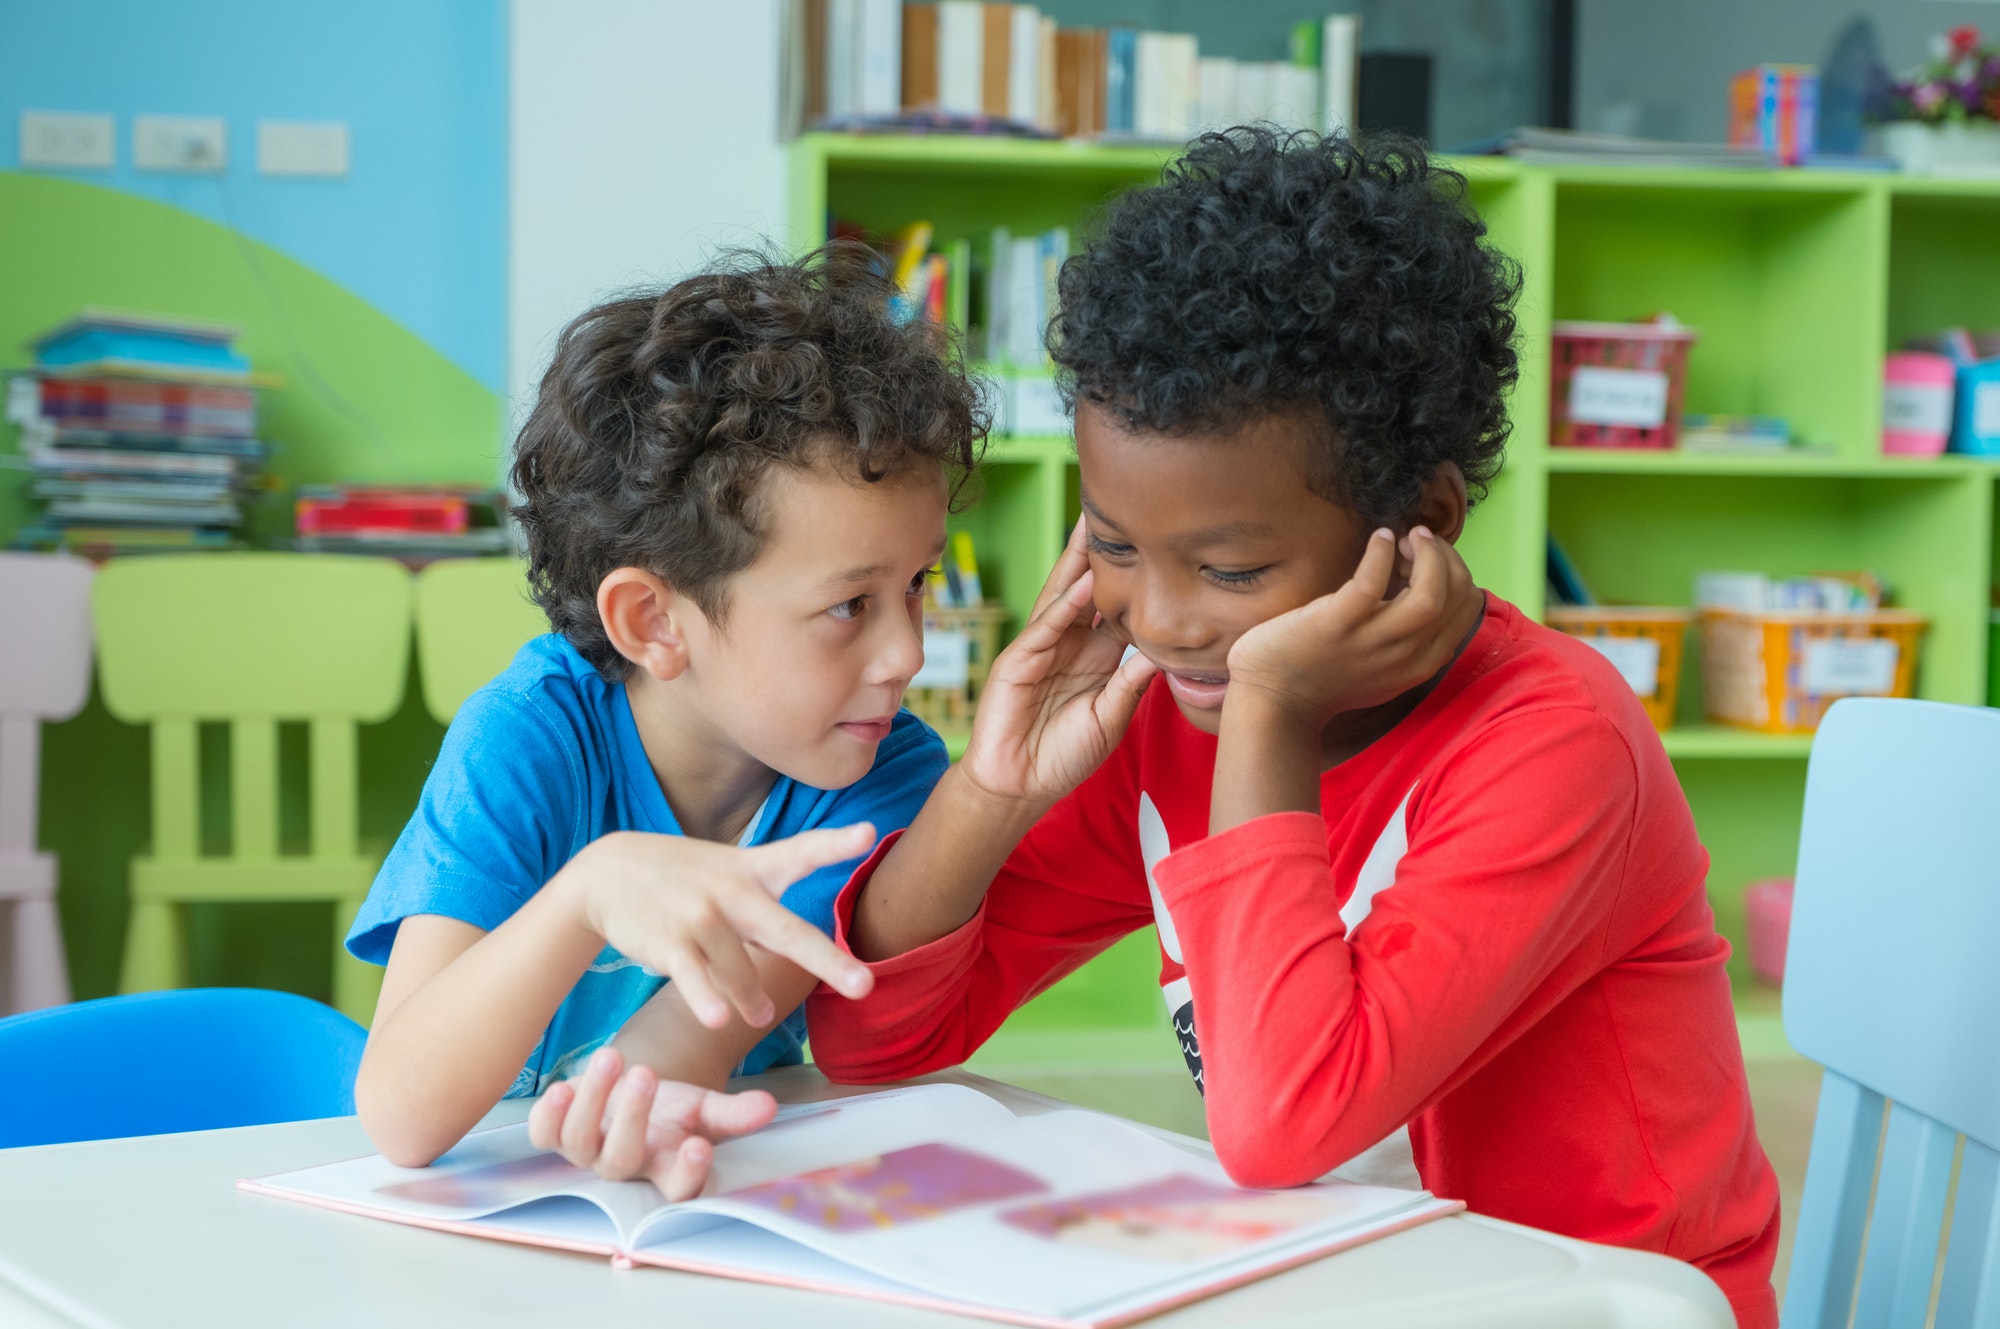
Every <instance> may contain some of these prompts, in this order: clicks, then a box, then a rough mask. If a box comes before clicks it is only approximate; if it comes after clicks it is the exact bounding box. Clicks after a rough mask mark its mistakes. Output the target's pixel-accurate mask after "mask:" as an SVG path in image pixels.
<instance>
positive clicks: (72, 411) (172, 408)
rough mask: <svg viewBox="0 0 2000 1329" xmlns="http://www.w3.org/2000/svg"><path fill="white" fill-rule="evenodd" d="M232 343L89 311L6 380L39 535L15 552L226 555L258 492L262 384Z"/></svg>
mask: <svg viewBox="0 0 2000 1329" xmlns="http://www.w3.org/2000/svg"><path fill="white" fill-rule="evenodd" d="M237 335H238V334H237V330H236V329H234V328H231V327H226V326H223V325H220V324H213V323H206V322H201V321H197V320H190V319H169V318H161V317H156V316H152V315H142V314H130V313H125V312H122V311H115V310H103V309H85V310H84V311H82V312H81V313H80V314H79V315H78V316H77V317H76V318H74V319H71V320H70V321H69V322H67V323H64V324H62V325H61V326H59V327H57V328H55V329H53V330H51V331H50V332H48V333H46V334H44V335H43V336H42V337H40V338H38V339H36V341H35V342H34V343H33V348H34V353H35V365H34V368H33V369H32V370H31V371H29V372H26V373H23V374H20V375H17V376H15V377H14V378H13V379H11V380H10V382H9V384H8V391H7V418H8V420H9V422H11V423H13V424H15V425H18V426H19V427H20V431H21V434H20V450H19V453H18V455H17V456H16V457H13V458H9V459H8V460H9V461H10V462H11V463H12V464H13V465H15V466H17V467H20V468H21V469H24V470H26V472H27V477H28V478H27V484H26V490H27V495H28V498H29V499H30V501H31V502H32V503H34V504H36V505H38V506H39V509H40V511H39V518H38V520H37V522H36V523H35V524H34V525H32V526H30V527H29V528H28V529H27V530H26V531H24V532H23V533H22V534H21V536H20V538H19V539H18V540H17V543H20V544H24V545H27V546H29V547H56V548H87V549H91V550H99V551H103V552H122V551H125V550H144V549H158V548H227V547H230V546H232V545H234V544H236V543H237V541H238V538H239V534H240V531H241V528H242V525H243V521H244V515H245V506H246V503H247V502H248V500H249V498H250V497H251V496H252V495H253V494H254V493H255V492H256V491H257V490H258V488H259V487H260V486H261V484H262V483H263V470H264V461H265V458H266V457H267V456H268V455H269V452H270V449H269V446H268V445H267V444H266V443H265V442H264V441H263V440H262V439H260V438H259V437H258V429H257V388H258V387H259V386H260V385H263V384H268V382H269V381H270V380H268V379H263V380H260V379H258V378H257V377H256V376H255V375H254V374H253V373H252V371H251V368H250V362H249V359H248V358H247V357H246V356H245V355H244V354H243V353H242V352H241V351H240V350H238V349H237V347H236V345H235V341H236V337H237Z"/></svg>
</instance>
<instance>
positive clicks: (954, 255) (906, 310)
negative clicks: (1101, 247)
mask: <svg viewBox="0 0 2000 1329" xmlns="http://www.w3.org/2000/svg"><path fill="white" fill-rule="evenodd" d="M832 229H833V234H834V236H835V237H836V238H844V239H858V240H862V241H864V242H870V243H873V244H874V245H875V247H876V248H877V250H878V252H879V253H880V254H881V264H882V268H883V270H884V271H886V272H887V273H888V274H889V275H890V276H891V278H892V279H893V280H894V282H895V283H896V294H895V296H894V297H893V300H894V304H895V307H896V310H897V313H898V316H899V317H901V318H902V319H904V320H906V321H908V320H912V319H928V320H930V321H931V322H933V323H936V324H938V325H939V326H940V327H950V328H953V329H956V330H957V331H959V332H960V333H962V334H964V335H965V338H966V341H965V344H964V347H963V349H964V350H965V352H966V353H967V354H968V355H969V356H970V358H972V359H973V360H976V361H984V362H985V363H986V364H987V365H989V366H994V367H1012V368H1019V369H1030V370H1041V369H1044V368H1046V366H1047V365H1048V349H1047V347H1046V346H1044V344H1043V340H1042V337H1043V332H1044V331H1045V329H1046V328H1047V326H1048V322H1049V319H1050V317H1051V316H1052V315H1053V313H1054V311H1055V307H1056V277H1057V274H1058V273H1059V272H1060V271H1061V269H1062V264H1063V260H1064V259H1066V258H1068V257H1069V249H1070V235H1069V228H1067V227H1064V226H1056V227H1051V228H1050V229H1049V230H1046V231H1042V232H1040V233H1038V234H1033V235H1016V234H1015V233H1014V232H1013V231H1011V230H1009V229H1008V228H1007V227H1005V226H996V227H994V228H992V229H991V230H989V231H987V232H986V233H985V235H984V236H983V237H981V239H980V241H979V243H978V244H975V243H974V242H973V240H972V238H971V237H959V238H956V239H953V240H950V241H941V240H940V239H939V238H938V236H937V234H936V228H935V227H933V226H932V224H931V223H930V222H928V221H917V222H912V223H911V224H909V225H907V226H905V227H903V228H902V229H901V230H900V231H897V232H896V233H895V234H894V235H893V236H887V237H878V236H871V235H869V234H868V232H867V231H866V230H865V228H863V227H860V226H857V225H852V224H849V223H845V222H835V223H834V226H833V228H832Z"/></svg>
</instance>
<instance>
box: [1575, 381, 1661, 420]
mask: <svg viewBox="0 0 2000 1329" xmlns="http://www.w3.org/2000/svg"><path fill="white" fill-rule="evenodd" d="M1569 418H1570V419H1571V421H1573V422H1574V423H1576V424H1580V425H1634V426H1636V427H1638V428H1640V429H1658V428H1659V427H1660V426H1661V425H1663V424H1665V423H1666V420H1667V376H1666V375H1665V374H1663V373H1661V372H1660V371H1659V370H1657V369H1606V368H1605V367H1604V366H1602V365H1578V366H1577V368H1576V372H1574V373H1573V374H1571V375H1570V379H1569Z"/></svg>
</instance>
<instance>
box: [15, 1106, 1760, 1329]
mask: <svg viewBox="0 0 2000 1329" xmlns="http://www.w3.org/2000/svg"><path fill="white" fill-rule="evenodd" d="M926 1078H928V1079H934V1080H948V1081H955V1082H957V1083H961V1084H970V1085H973V1086H974V1087H976V1088H979V1089H981V1090H984V1091H985V1092H987V1093H990V1094H992V1095H993V1096H994V1097H996V1098H998V1099H1000V1100H1001V1101H1002V1102H1004V1103H1006V1104H1007V1105H1008V1106H1009V1107H1010V1108H1013V1109H1014V1110H1015V1111H1016V1112H1020V1113H1023V1114H1028V1113H1034V1112H1039V1111H1046V1110H1048V1109H1049V1107H1051V1106H1052V1105H1054V1104H1055V1100H1053V1099H1048V1098H1044V1097H1042V1096H1041V1095H1038V1094H1032V1093H1029V1092H1027V1091H1026V1090H1021V1089H1015V1088H1013V1087H1011V1086H1007V1085H1001V1084H999V1083H997V1082H995V1081H992V1080H986V1079H983V1078H981V1077H979V1076H976V1075H971V1074H968V1073H966V1072H963V1071H955V1072H949V1073H947V1074H945V1075H941V1076H931V1077H926ZM759 1083H760V1084H761V1085H763V1086H764V1087H766V1088H770V1089H772V1090H773V1091H774V1092H776V1093H777V1094H778V1096H779V1098H781V1099H783V1100H785V1101H788V1102H802V1101H810V1100H813V1099H819V1098H828V1097H837V1096H840V1095H842V1094H845V1093H852V1092H860V1091H857V1090H845V1089H841V1088H838V1087H836V1086H833V1085H829V1084H827V1083H826V1081H825V1080H824V1079H822V1078H821V1077H820V1076H819V1075H818V1074H817V1073H816V1072H814V1071H812V1070H811V1069H810V1068H799V1069H793V1070H787V1071H779V1072H775V1073H773V1074H770V1075H766V1076H763V1077H760V1079H759ZM525 1114H526V1104H525V1103H523V1102H518V1101H517V1102H512V1103H503V1104H501V1105H500V1107H498V1108H496V1109H495V1110H494V1112H493V1113H492V1114H491V1115H490V1116H489V1117H488V1118H487V1120H486V1123H485V1124H487V1125H503V1124H507V1123H510V1122H514V1121H518V1120H520V1119H521V1118H522V1117H523V1116H524V1115H525ZM1160 1134H1162V1135H1163V1137H1164V1138H1167V1139H1169V1140H1171V1141H1173V1142H1175V1143H1178V1144H1181V1145H1183V1146H1184V1147H1187V1148H1191V1149H1196V1150H1202V1151H1205V1150H1206V1148H1207V1146H1206V1145H1204V1144H1202V1143H1201V1142H1200V1141H1196V1140H1189V1139H1187V1138H1186V1137H1182V1136H1173V1135H1166V1134H1165V1133H1164V1132H1160ZM370 1152H372V1150H371V1149H370V1148H369V1145H368V1141H367V1138H366V1136H364V1135H363V1134H362V1131H361V1126H360V1123H359V1122H358V1121H356V1120H355V1119H354V1118H351V1117H343V1118H335V1119H332V1120H328V1121H303V1122H293V1123H290V1124H286V1125H279V1126H249V1127H242V1128H239V1129H235V1130H222V1131H201V1132H196V1133H193V1134H188V1135H156V1136H147V1137H143V1138H139V1139H131V1140H104V1141H98V1142H95V1143H90V1144H61V1145H46V1146H41V1147H36V1148H28V1149H11V1150H0V1325H4V1326H15V1325H21V1326H32V1327H33V1329H56V1327H58V1326H60V1327H62V1329H69V1327H70V1326H77V1325H88V1326H105V1327H111V1326H116V1329H139V1327H140V1326H146V1327H148V1329H150V1326H155V1325H158V1326H180V1325H188V1326H194V1325H200V1326H218V1327H221V1326H232V1325H243V1326H259V1327H260V1329H261V1327H262V1326H269V1325H286V1326H317V1325H329V1326H330V1325H339V1326H356V1327H359V1326H367V1329H397V1327H399V1326H410V1327H411V1329H419V1327H421V1329H437V1326H440V1325H456V1324H477V1325H481V1326H507V1325H522V1326H533V1327H534V1329H549V1327H550V1326H553V1325H591V1326H612V1325H624V1324H645V1325H662V1326H664V1325H688V1326H709V1325H715V1326H728V1329H754V1327H756V1326H762V1325H773V1326H784V1327H785V1329H798V1326H811V1329H848V1327H849V1326H855V1327H856V1329H859V1327H860V1326H868V1327H869V1329H902V1327H905V1326H907V1327H908V1329H919V1327H921V1326H930V1327H932V1329H968V1326H974V1325H977V1324H979V1323H982V1322H979V1321H971V1320H963V1319H960V1318H958V1317H955V1316H949V1315H941V1314H936V1313H932V1312H927V1311H917V1310H908V1309H904V1308H900V1307H896V1306H888V1305H883V1304H880V1303H877V1302H871V1301H863V1300H858V1299H854V1298H848V1297H837V1296H826V1295H819V1294H814V1293H809V1292H800V1291H793V1290H789V1289H784V1288H772V1287H763V1286H760V1285H757V1284H752V1283H739V1282H733V1281H730V1280H726V1279H720V1278H707V1277H702V1276H699V1275H694V1274H680V1273H673V1272H670V1271H667V1270H663V1269H647V1268H641V1269H633V1270H624V1271H621V1270H616V1269H613V1268H611V1267H610V1265H609V1263H608V1262H607V1261H604V1260H601V1259H597V1258H594V1257H589V1256H581V1255H570V1254H565V1253H562V1252H557V1251H546V1250H539V1249H534V1248H530V1247H524V1246H515V1245H509V1244H506V1243H503V1242H496V1241H479V1240H475V1239H472V1238H468V1237H460V1236H453V1235H450V1234H448V1233H441V1232H431V1231H426V1230H424V1229H421V1228H412V1227H403V1226H401V1225H398V1224H395V1223H384V1222H379V1221H376V1220H372V1219H367V1218H358V1217H354V1216H352V1215H348V1214H340V1213H334V1212H330V1211H328V1210H324V1209H316V1208H312V1207H310V1206H307V1205H302V1204H288V1203H286V1202H284V1201H282V1200H276V1199H272V1198H270V1197H268V1196H259V1195H249V1194H245V1193H243V1192H241V1191H238V1190H237V1189H236V1188H235V1182H236V1181H237V1180H238V1179H239V1178H242V1177H256V1176H266V1175H269V1174H271V1173H274V1172H287V1171H291V1170H293V1169H295V1168H301V1167H310V1166H312V1165H314V1164H317V1163H326V1162H332V1161H334V1160H336V1159H341V1158H351V1157H356V1156H359V1155H362V1154H366V1153H370ZM1146 1323H1147V1324H1148V1325H1149V1326H1157V1329H1195V1327H1196V1326H1203V1327H1208V1326H1213V1327H1215V1329H1223V1327H1225V1326H1226V1327H1227V1329H1246V1327H1247V1326H1253V1325H1254V1326H1275V1325H1288V1326H1303V1325H1309V1324H1331V1325H1339V1326H1341V1329H1368V1327H1371V1326H1392V1325H1393V1326H1397V1327H1398V1329H1418V1327H1420V1326H1421V1327H1422V1329H1431V1327H1432V1326H1444V1325H1479V1326H1482V1327H1484V1329H1507V1327H1509V1326H1520V1327H1521V1329H1530V1327H1532V1329H1557V1327H1559V1326H1569V1325H1578V1326H1582V1325H1599V1326H1632V1327H1635V1329H1637V1327H1641V1326H1643V1329H1728V1327H1729V1326H1731V1325H1733V1323H1734V1321H1733V1320H1732V1319H1731V1318H1730V1314H1729V1308H1728V1304H1727V1303H1726V1302H1725V1301H1724V1300H1723V1297H1722V1293H1721V1291H1720V1290H1719V1289H1717V1288H1716V1286H1715V1285H1714V1284H1713V1283H1712V1282H1710V1281H1709V1280H1708V1278H1707V1277H1706V1276H1704V1275H1703V1274H1701V1273H1700V1272H1699V1271H1697V1270H1696V1269H1694V1268H1692V1267H1691V1266H1688V1265H1685V1264H1681V1263H1680V1262H1678V1261H1675V1260H1669V1259H1666V1258H1664V1257H1662V1256H1657V1255H1646V1254H1641V1253H1639V1252H1636V1251H1627V1250H1619V1249H1615V1248H1612V1247H1608V1246H1597V1245H1592V1244H1590V1243H1588V1242H1581V1241H1572V1240H1569V1239H1567V1238H1563V1237H1556V1236H1551V1235H1549V1234H1547V1233H1543V1232H1537V1231H1535V1230H1533V1229H1531V1228H1524V1227H1517V1226H1515V1225H1513V1224H1510V1223H1501V1222H1496V1221H1493V1220H1489V1219H1483V1218H1477V1217H1472V1216H1466V1215H1461V1216H1458V1217H1453V1218H1444V1219H1438V1220H1436V1221H1434V1222H1431V1223H1426V1224H1424V1225H1422V1226H1420V1227H1417V1228H1413V1229H1411V1230H1410V1231H1407V1232H1401V1233H1397V1234H1396V1235H1394V1236H1390V1237H1386V1238H1384V1239H1382V1240H1380V1241H1376V1242H1371V1243H1370V1244H1368V1245H1365V1246H1362V1247H1359V1248H1357V1249H1354V1250H1351V1251H1346V1252H1342V1253H1340V1254H1337V1255H1332V1256H1328V1257H1327V1258H1325V1259H1323V1260H1319V1261H1316V1262H1315V1263H1313V1264H1309V1265H1305V1266H1303V1267H1301V1268H1298V1269H1294V1270H1292V1271H1290V1272H1288V1273H1284V1274H1279V1275H1276V1276H1274V1277H1272V1278H1268V1279H1265V1280H1263V1281H1262V1282H1258V1283H1253V1284H1251V1285H1249V1286H1248V1287H1244V1288H1239V1289H1237V1290H1235V1291H1233V1292H1229V1293H1225V1294H1223V1295H1221V1296H1218V1297H1213V1298H1210V1299H1209V1300H1207V1301H1202V1302H1197V1303H1196V1304H1194V1305H1192V1306H1188V1307H1185V1308H1183V1309H1181V1310H1179V1311H1175V1312H1172V1313H1169V1314H1167V1315H1163V1316H1160V1317H1158V1318H1157V1319H1154V1320H1150V1321H1147V1322H1146Z"/></svg>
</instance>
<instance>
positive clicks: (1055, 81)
mask: <svg viewBox="0 0 2000 1329" xmlns="http://www.w3.org/2000/svg"><path fill="white" fill-rule="evenodd" d="M1360 25H1361V20H1360V18H1359V17H1358V16H1356V15H1352V14H1335V15H1329V16H1327V17H1326V18H1323V19H1308V20H1306V21H1304V22H1302V23H1300V24H1298V25H1296V26H1295V27H1294V28H1293V29H1292V33H1291V57H1290V58H1289V59H1288V60H1281V61H1255V60H1231V59H1224V58H1219V57H1204V56H1203V55H1202V54H1201V50H1200V44H1199V43H1198V41H1197V40H1196V39H1195V37H1194V36H1193V35H1192V34H1190V33H1177V32H1152V31H1145V30H1141V29H1139V28H1136V27H1132V26H1127V25H1115V26H1110V27H1085V28H1063V27H1059V26H1058V25H1057V23H1056V21H1055V20H1054V19H1053V18H1051V17H1050V16H1048V15H1047V14H1044V13H1042V12H1041V10H1040V9H1039V8H1038V7H1036V6H1035V5H1029V4H1006V3H997V4H996V3H984V2H982V0H942V2H941V3H936V4H902V3H900V0H788V3H787V5H786V9H785V26H784V38H783V40H784V73H785V77H784V79H783V81H782V84H781V93H780V98H781V106H780V116H781V122H782V123H783V124H784V125H785V126H786V128H787V131H788V132H789V133H797V132H800V131H801V130H805V129H813V128H876V129H895V128H903V129H932V128H936V129H953V130H970V131H982V130H983V131H988V132H1002V133H1020V134H1032V135H1039V136H1044V137H1065V138H1104V137H1118V138H1131V139H1140V140H1167V141H1174V140H1183V139H1186V138H1187V137H1188V136H1189V135H1190V134H1193V133H1196V132H1199V131H1201V130H1203V129H1209V128H1222V127H1225V126H1228V125H1236V124H1247V123H1251V122H1255V121H1270V122H1273V123H1277V124H1282V125H1288V126H1290V127H1293V128H1300V129H1328V128H1335V127H1339V126H1345V125H1350V124H1352V123H1353V121H1354V109H1355V91H1356V80H1357V70H1358V67H1359V65H1358V62H1359V58H1360V57H1359V52H1360Z"/></svg>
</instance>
